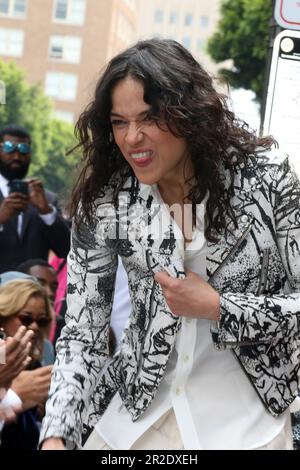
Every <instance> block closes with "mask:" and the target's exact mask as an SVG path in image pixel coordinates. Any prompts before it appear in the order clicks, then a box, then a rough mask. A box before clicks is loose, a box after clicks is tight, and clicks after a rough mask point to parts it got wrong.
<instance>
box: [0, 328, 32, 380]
mask: <svg viewBox="0 0 300 470" xmlns="http://www.w3.org/2000/svg"><path fill="white" fill-rule="evenodd" d="M32 336H33V331H32V330H27V329H26V328H25V326H20V328H19V329H18V331H17V332H16V334H15V335H14V336H13V337H8V338H7V339H6V340H5V341H1V343H0V357H1V358H3V359H4V360H3V362H4V361H5V363H4V364H0V387H3V388H4V389H8V388H9V387H10V385H11V382H12V380H13V379H14V378H15V377H16V376H17V375H18V374H19V373H20V372H21V371H22V370H23V369H24V368H25V367H26V366H27V365H28V364H29V362H30V361H31V357H30V356H29V355H28V354H29V351H30V348H31V343H30V340H31V338H32Z"/></svg>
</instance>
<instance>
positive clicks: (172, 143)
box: [110, 77, 187, 184]
mask: <svg viewBox="0 0 300 470" xmlns="http://www.w3.org/2000/svg"><path fill="white" fill-rule="evenodd" d="M143 96H144V88H143V85H142V82H140V81H138V80H135V79H133V78H131V77H126V78H125V79H123V80H120V81H119V82H118V83H117V84H116V86H115V87H114V89H113V91H112V110H111V116H110V118H111V124H112V129H113V134H114V138H115V142H116V144H117V146H118V147H119V149H120V151H121V152H122V154H123V156H124V158H125V159H126V160H127V162H128V163H129V165H130V166H131V167H132V169H133V171H134V173H135V175H136V177H137V178H138V180H139V181H140V182H141V183H144V184H154V183H158V184H159V183H160V184H163V183H164V182H166V183H168V182H170V183H175V184H176V183H177V182H179V183H180V182H181V181H182V180H183V174H184V173H183V168H184V164H185V161H186V159H187V145H186V140H185V139H184V138H179V137H175V136H174V135H173V134H172V133H171V132H170V131H169V129H168V128H167V126H166V125H164V124H163V123H161V124H160V127H158V126H157V125H156V123H155V122H154V121H153V120H151V119H149V116H148V114H149V111H150V105H149V104H147V103H145V101H144V98H143Z"/></svg>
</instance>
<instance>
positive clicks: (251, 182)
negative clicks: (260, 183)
mask: <svg viewBox="0 0 300 470" xmlns="http://www.w3.org/2000/svg"><path fill="white" fill-rule="evenodd" d="M249 183H250V186H254V185H255V183H256V178H250V179H249Z"/></svg>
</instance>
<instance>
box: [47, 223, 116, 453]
mask: <svg viewBox="0 0 300 470" xmlns="http://www.w3.org/2000/svg"><path fill="white" fill-rule="evenodd" d="M100 224H101V217H98V216H96V217H95V220H94V222H93V224H88V223H86V222H83V223H82V224H81V226H80V230H78V229H76V228H73V230H72V237H71V251H70V253H69V256H68V296H67V306H68V311H67V314H66V326H65V327H64V328H63V330H62V334H61V337H60V339H59V340H58V343H57V347H56V348H57V358H56V362H55V365H54V368H53V372H52V381H51V387H50V393H49V399H48V402H47V405H46V416H45V418H44V421H43V425H42V429H41V436H40V441H41V442H42V441H43V440H44V439H46V438H48V437H61V438H63V439H64V440H65V441H66V443H67V446H68V448H72V447H77V446H80V443H81V434H82V421H83V419H84V416H85V414H86V411H87V408H88V405H89V399H90V396H91V395H92V392H93V389H94V387H95V384H96V381H97V379H98V376H99V373H100V371H101V369H102V367H103V366H104V364H105V362H106V360H107V358H108V334H109V324H110V314H111V308H112V299H113V293H114V285H115V277H116V270H117V262H118V261H117V255H116V254H115V252H114V249H113V248H111V247H109V246H108V245H109V244H107V243H106V242H105V237H104V236H103V235H101V234H103V231H101V227H99V225H100Z"/></svg>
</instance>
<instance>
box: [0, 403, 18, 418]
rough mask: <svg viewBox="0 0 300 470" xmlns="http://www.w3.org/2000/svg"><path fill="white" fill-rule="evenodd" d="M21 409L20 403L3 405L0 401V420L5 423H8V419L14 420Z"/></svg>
mask: <svg viewBox="0 0 300 470" xmlns="http://www.w3.org/2000/svg"><path fill="white" fill-rule="evenodd" d="M21 411H22V406H21V405H14V406H4V405H1V403H0V422H1V421H4V422H5V423H8V422H10V421H15V419H16V417H17V415H18V413H20V412H21Z"/></svg>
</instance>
